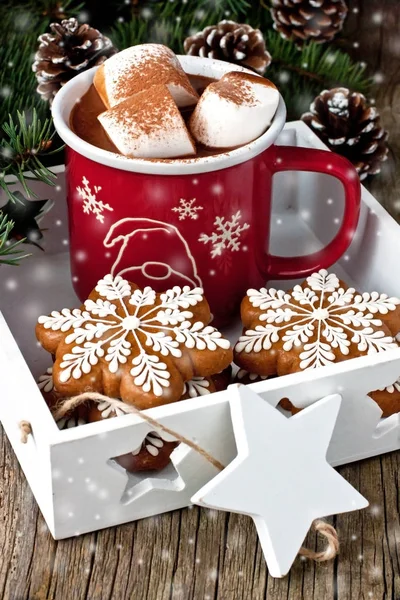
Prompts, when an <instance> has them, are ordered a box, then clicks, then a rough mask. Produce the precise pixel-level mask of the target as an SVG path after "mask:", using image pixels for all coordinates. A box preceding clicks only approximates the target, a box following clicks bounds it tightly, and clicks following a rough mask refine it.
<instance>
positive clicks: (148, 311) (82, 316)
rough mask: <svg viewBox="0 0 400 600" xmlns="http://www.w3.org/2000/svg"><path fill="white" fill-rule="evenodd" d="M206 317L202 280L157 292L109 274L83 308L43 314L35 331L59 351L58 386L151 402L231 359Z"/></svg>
mask: <svg viewBox="0 0 400 600" xmlns="http://www.w3.org/2000/svg"><path fill="white" fill-rule="evenodd" d="M209 321H210V310H209V306H208V304H207V301H206V300H205V299H204V297H203V291H202V289H201V288H195V289H190V288H189V287H188V286H185V287H183V288H180V287H177V286H176V287H174V288H172V289H169V290H167V291H166V292H164V293H162V294H156V292H155V291H154V290H152V289H151V288H150V287H146V288H144V290H141V289H139V288H138V287H137V286H136V285H135V284H133V283H129V282H128V281H126V280H125V279H123V278H122V277H120V276H117V277H115V278H114V277H112V276H111V275H107V276H105V277H104V279H101V280H100V281H99V282H98V284H97V286H96V288H95V290H93V292H92V293H91V294H90V295H89V298H88V300H86V301H85V303H84V306H83V307H82V308H80V309H77V308H76V309H73V310H69V309H66V308H65V309H63V310H61V311H60V312H59V311H53V312H52V313H51V315H49V316H42V317H39V320H38V325H37V328H36V332H37V337H38V340H39V341H40V343H41V344H42V346H43V347H44V348H45V349H46V350H48V351H49V352H51V353H52V354H55V356H56V361H55V364H54V370H53V375H54V384H55V388H56V390H57V392H59V393H60V394H62V395H64V396H66V395H74V394H77V393H80V392H83V391H88V390H91V391H97V392H101V393H104V394H106V395H108V396H111V397H114V398H121V399H122V400H124V401H126V402H128V403H132V404H135V405H136V406H137V407H138V408H149V407H150V406H156V405H160V404H165V403H168V402H174V401H176V400H179V399H180V397H181V395H182V390H183V388H184V383H185V382H186V381H189V380H190V379H193V377H205V376H208V375H211V374H213V373H216V372H220V371H221V370H222V369H224V368H225V367H227V366H228V365H229V364H230V362H231V360H232V351H231V349H230V344H229V341H228V340H226V339H225V338H224V337H222V335H221V333H220V332H219V331H217V330H216V329H215V328H214V327H211V326H210V325H207V323H209Z"/></svg>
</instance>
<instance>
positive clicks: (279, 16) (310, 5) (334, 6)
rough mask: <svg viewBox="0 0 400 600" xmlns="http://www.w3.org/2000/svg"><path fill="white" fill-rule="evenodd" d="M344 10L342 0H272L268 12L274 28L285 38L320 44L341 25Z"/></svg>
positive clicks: (329, 39)
mask: <svg viewBox="0 0 400 600" xmlns="http://www.w3.org/2000/svg"><path fill="white" fill-rule="evenodd" d="M347 10H348V9H347V6H346V3H345V1H344V0H272V8H271V14H272V18H273V20H274V29H276V30H277V31H279V33H280V34H281V36H282V37H284V38H285V39H288V40H292V41H294V42H296V43H297V44H298V45H301V44H302V43H303V42H306V41H310V40H312V41H313V42H317V43H319V44H321V43H323V42H329V41H331V40H332V39H333V38H334V37H335V35H336V34H337V33H338V32H339V31H340V30H341V29H342V27H343V23H344V20H345V18H346V15H347Z"/></svg>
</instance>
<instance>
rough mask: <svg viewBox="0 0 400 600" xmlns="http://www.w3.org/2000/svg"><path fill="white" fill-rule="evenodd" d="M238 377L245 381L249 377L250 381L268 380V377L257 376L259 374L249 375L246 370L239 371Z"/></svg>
mask: <svg viewBox="0 0 400 600" xmlns="http://www.w3.org/2000/svg"><path fill="white" fill-rule="evenodd" d="M236 377H237V378H238V379H244V378H245V377H248V378H249V380H250V381H255V380H256V379H260V380H261V381H265V380H266V379H268V375H257V373H249V372H248V371H246V370H245V369H239V371H238V372H237V373H236Z"/></svg>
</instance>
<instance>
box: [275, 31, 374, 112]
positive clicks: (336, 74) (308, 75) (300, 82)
mask: <svg viewBox="0 0 400 600" xmlns="http://www.w3.org/2000/svg"><path fill="white" fill-rule="evenodd" d="M266 45H267V48H268V51H269V52H270V53H271V55H272V63H271V65H270V67H269V68H268V70H267V72H266V74H265V75H266V77H268V79H271V80H272V81H273V82H274V83H275V84H276V85H277V87H278V88H279V90H280V91H281V93H282V95H283V97H284V99H285V101H286V104H287V106H288V112H289V118H299V117H300V116H301V114H302V113H303V112H305V111H307V110H308V109H309V106H310V103H311V102H312V100H313V99H314V98H315V96H317V95H318V94H319V93H320V92H321V91H322V90H323V89H329V88H333V87H338V86H342V87H348V88H350V89H352V90H355V91H358V92H362V93H367V92H368V91H369V89H370V87H371V85H372V81H371V79H370V78H369V77H368V76H367V74H366V65H365V64H361V63H355V62H353V61H352V59H351V58H350V56H349V55H348V54H346V53H345V52H342V51H341V50H337V49H332V47H324V46H322V45H320V44H315V43H312V42H310V43H309V44H306V45H304V47H303V48H302V49H301V50H298V49H297V48H296V46H295V45H294V44H293V43H292V42H288V41H286V40H284V39H282V38H281V36H280V35H279V34H278V33H275V32H274V31H269V32H268V34H267V35H266Z"/></svg>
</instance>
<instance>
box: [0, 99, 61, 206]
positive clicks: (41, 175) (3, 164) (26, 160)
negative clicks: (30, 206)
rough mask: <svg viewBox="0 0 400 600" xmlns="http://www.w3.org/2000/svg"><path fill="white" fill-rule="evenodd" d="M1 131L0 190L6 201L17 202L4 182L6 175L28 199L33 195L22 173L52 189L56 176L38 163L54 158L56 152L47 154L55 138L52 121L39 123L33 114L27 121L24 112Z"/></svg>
mask: <svg viewBox="0 0 400 600" xmlns="http://www.w3.org/2000/svg"><path fill="white" fill-rule="evenodd" d="M2 128H3V131H4V133H5V137H4V138H3V139H2V140H1V142H0V173H1V178H0V188H2V189H3V190H4V191H5V192H6V194H7V196H8V198H9V199H10V200H12V201H13V202H15V201H18V199H17V198H16V196H15V195H14V193H13V192H12V191H11V190H10V184H9V183H7V182H6V179H5V177H6V176H7V175H14V176H15V177H16V178H17V180H18V181H19V182H20V184H21V185H22V186H23V188H24V191H25V193H26V195H27V196H28V197H29V196H35V194H34V192H33V191H32V190H31V189H30V187H29V186H28V183H27V178H26V176H25V175H24V173H25V171H30V172H31V174H32V176H31V177H32V178H34V179H37V180H38V181H42V182H43V183H47V184H48V185H54V179H55V175H54V174H53V173H52V172H51V171H49V169H47V168H46V167H45V166H44V165H43V163H42V162H41V160H40V157H41V156H43V155H49V154H54V152H58V150H59V149H58V148H57V149H55V150H53V151H51V150H50V148H51V145H52V138H53V135H54V132H53V127H52V123H51V121H50V120H49V119H46V120H45V121H41V120H40V119H39V118H38V116H37V113H36V111H35V110H34V111H33V115H32V119H31V121H29V120H28V118H27V117H26V115H25V113H24V112H23V113H20V112H18V111H17V119H16V120H15V121H14V119H13V117H12V116H11V115H10V117H9V120H8V122H6V123H4V124H3V127H2Z"/></svg>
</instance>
